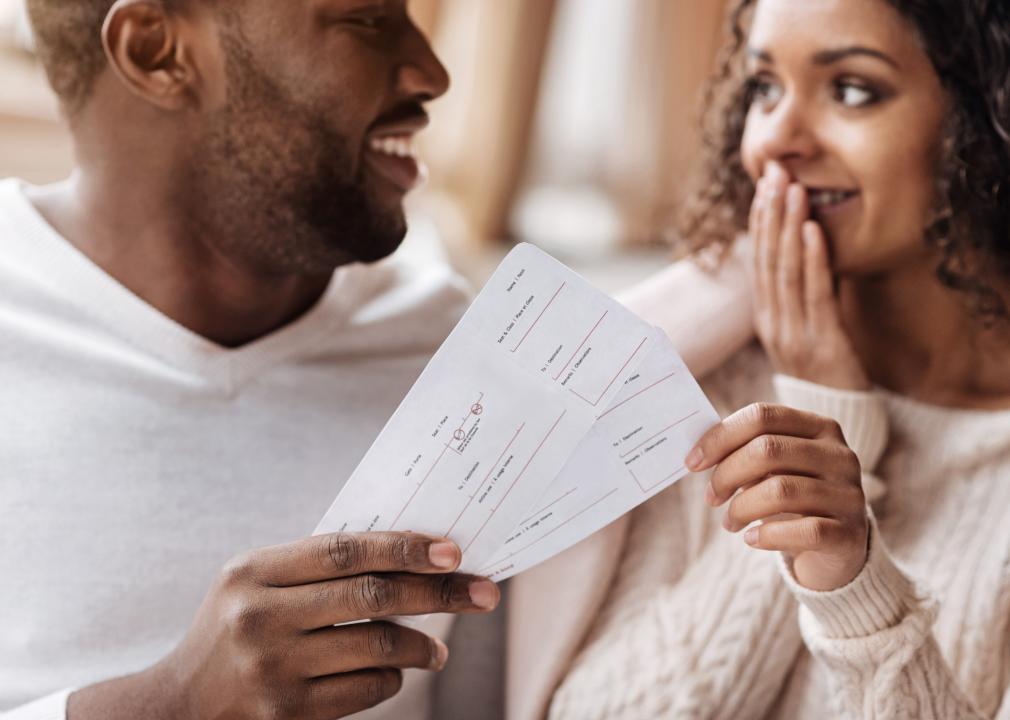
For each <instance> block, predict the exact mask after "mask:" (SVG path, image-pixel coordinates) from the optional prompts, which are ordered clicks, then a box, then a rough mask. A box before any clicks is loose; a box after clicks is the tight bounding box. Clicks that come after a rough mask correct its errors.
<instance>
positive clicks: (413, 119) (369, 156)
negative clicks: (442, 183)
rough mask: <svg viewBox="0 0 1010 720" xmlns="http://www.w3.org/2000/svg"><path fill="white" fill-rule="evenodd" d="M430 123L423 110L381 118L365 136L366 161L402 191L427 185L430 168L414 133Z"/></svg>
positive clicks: (405, 191)
mask: <svg viewBox="0 0 1010 720" xmlns="http://www.w3.org/2000/svg"><path fill="white" fill-rule="evenodd" d="M427 125H428V116H427V114H425V113H424V112H423V111H422V112H420V113H418V112H416V111H415V112H412V113H410V114H409V115H407V116H406V117H400V118H398V119H397V118H389V119H387V120H386V121H382V120H381V119H380V121H379V122H376V123H375V124H374V125H373V126H372V129H371V130H370V131H369V132H368V134H367V135H366V136H365V160H366V162H367V163H368V165H369V167H370V168H371V169H372V170H374V171H375V173H376V174H377V175H379V176H380V177H381V178H383V179H384V180H386V181H388V182H389V183H391V184H392V185H393V186H394V187H396V188H397V189H398V190H399V191H400V192H402V193H407V192H409V191H411V190H413V189H414V188H416V187H418V186H419V185H421V184H423V182H424V180H425V179H426V177H427V169H426V168H425V167H424V165H423V164H422V163H421V161H420V160H419V159H418V157H417V154H416V152H415V151H414V146H413V140H414V135H415V134H416V133H418V132H419V131H421V130H423V129H424V128H425V127H427Z"/></svg>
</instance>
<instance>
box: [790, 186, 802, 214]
mask: <svg viewBox="0 0 1010 720" xmlns="http://www.w3.org/2000/svg"><path fill="white" fill-rule="evenodd" d="M786 202H787V203H788V204H789V209H790V210H791V211H793V212H798V211H799V209H800V206H801V205H802V204H803V186H802V185H797V184H795V183H793V184H792V185H790V186H789V195H788V196H787V198H786Z"/></svg>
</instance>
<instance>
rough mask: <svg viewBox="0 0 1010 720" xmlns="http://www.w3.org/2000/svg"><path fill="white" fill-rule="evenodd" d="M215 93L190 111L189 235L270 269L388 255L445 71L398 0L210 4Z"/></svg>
mask: <svg viewBox="0 0 1010 720" xmlns="http://www.w3.org/2000/svg"><path fill="white" fill-rule="evenodd" d="M214 15H215V18H216V20H215V24H216V26H217V36H218V41H219V43H220V47H221V52H220V53H219V56H220V57H221V58H222V62H223V65H224V72H223V73H222V76H223V78H224V80H223V87H224V92H223V93H222V98H221V101H220V102H218V103H212V104H210V105H209V107H207V108H206V109H205V111H204V113H203V115H202V116H201V117H200V118H199V120H198V122H199V123H200V125H199V127H198V129H197V131H196V135H197V140H196V142H195V143H194V148H193V154H192V158H191V162H190V163H189V165H190V167H191V168H192V178H190V182H189V183H188V192H189V195H190V197H189V203H188V204H189V206H190V207H192V208H193V213H192V217H191V221H192V222H193V224H194V227H193V228H192V231H193V232H194V233H198V234H199V235H200V236H202V237H206V238H208V242H209V243H211V244H213V245H214V246H215V248H216V249H217V250H218V251H220V252H221V253H222V254H224V255H225V256H226V257H227V258H229V259H230V260H233V261H234V262H236V263H237V264H241V265H243V266H250V267H253V268H255V269H257V270H258V271H260V272H266V273H270V274H321V273H326V272H329V271H331V270H332V269H333V268H334V267H336V266H337V265H340V264H343V263H347V262H353V261H364V262H369V261H374V260H377V259H380V258H382V257H385V256H386V255H388V254H390V253H391V252H393V251H394V250H395V249H396V247H397V246H398V245H399V243H400V242H401V240H402V239H403V236H404V234H405V232H406V222H405V219H404V213H403V206H402V203H403V197H404V195H405V194H406V193H407V192H408V191H409V190H411V189H412V188H414V187H415V186H416V185H417V184H419V183H420V182H421V180H422V175H423V173H424V171H423V168H422V166H421V165H420V163H419V162H418V161H417V160H416V158H415V157H414V156H413V153H412V150H411V145H410V143H411V138H412V136H413V135H414V134H415V133H416V132H417V131H419V130H420V129H422V128H423V127H424V126H425V125H426V124H427V115H426V113H425V111H424V108H423V103H424V102H426V101H428V100H431V99H433V98H435V97H438V96H439V95H441V94H443V93H444V92H445V91H446V89H447V87H448V77H447V75H446V72H445V69H444V68H443V67H442V66H441V64H440V63H439V62H438V59H437V58H436V57H435V56H434V54H433V53H432V51H431V48H430V47H429V45H428V42H427V40H425V38H424V37H423V36H422V35H421V34H420V32H419V31H418V30H417V28H416V27H415V26H414V25H413V23H412V21H411V20H410V18H409V16H408V15H407V8H406V0H285V2H277V1H276V0H245V1H244V2H242V3H239V4H237V5H236V6H235V9H234V10H231V11H229V10H224V11H220V10H219V11H216V12H215V13H214Z"/></svg>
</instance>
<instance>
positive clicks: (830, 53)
mask: <svg viewBox="0 0 1010 720" xmlns="http://www.w3.org/2000/svg"><path fill="white" fill-rule="evenodd" d="M747 55H748V57H751V58H754V59H757V60H761V61H763V62H766V63H769V64H771V65H774V64H775V58H774V57H772V54H771V53H770V52H768V51H767V50H764V49H762V48H756V47H748V48H747ZM859 55H862V56H864V57H872V58H875V59H877V60H880V61H881V62H884V63H887V64H888V65H890V66H891V67H893V68H894V69H895V70H900V69H901V68H900V66H899V65H898V63H897V61H895V60H894V58H892V57H891V56H890V55H888V54H887V53H884V52H881V51H880V50H874V49H873V48H868V47H864V46H862V45H850V46H848V47H843V48H833V49H830V50H821V51H820V52H817V53H814V57H813V62H814V65H831V64H833V63H836V62H839V61H840V60H844V59H845V58H848V57H853V56H859Z"/></svg>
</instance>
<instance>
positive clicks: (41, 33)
mask: <svg viewBox="0 0 1010 720" xmlns="http://www.w3.org/2000/svg"><path fill="white" fill-rule="evenodd" d="M114 2H115V0H73V2H67V0H28V17H29V18H30V19H31V23H32V31H33V33H34V39H35V49H36V51H37V52H38V55H39V59H40V60H41V61H42V65H43V66H44V67H45V69H46V74H47V75H48V76H49V84H50V85H52V87H53V90H54V91H55V92H56V95H57V96H59V98H60V101H61V102H62V103H63V105H64V107H65V108H66V109H67V111H68V112H70V113H71V114H73V113H75V112H76V111H77V110H79V109H80V108H81V106H82V105H84V101H85V100H87V98H88V95H89V94H90V93H91V89H92V87H93V86H94V84H95V79H96V78H97V77H98V76H99V75H100V74H101V72H102V70H103V69H104V68H105V63H106V61H105V50H104V48H103V47H102V25H103V24H104V22H105V16H106V15H108V14H109V9H110V8H111V7H112V5H113V4H114Z"/></svg>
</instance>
